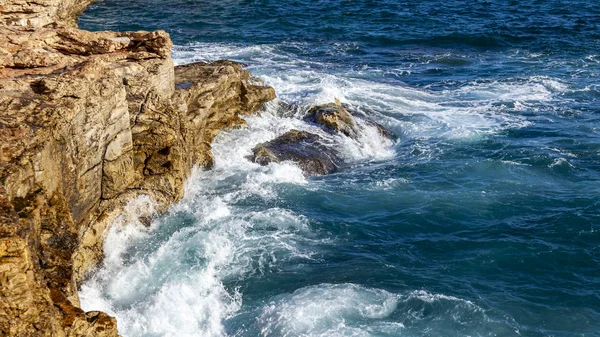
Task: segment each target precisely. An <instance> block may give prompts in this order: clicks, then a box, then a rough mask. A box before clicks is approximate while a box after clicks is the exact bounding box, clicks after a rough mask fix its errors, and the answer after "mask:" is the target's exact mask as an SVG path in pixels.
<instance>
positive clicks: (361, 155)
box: [80, 44, 568, 337]
mask: <svg viewBox="0 0 600 337" xmlns="http://www.w3.org/2000/svg"><path fill="white" fill-rule="evenodd" d="M281 47H282V46H279V45H273V46H265V45H262V46H251V47H247V46H237V45H222V44H193V45H190V46H185V47H182V46H179V47H176V48H175V51H174V58H175V60H176V62H177V63H179V64H181V63H185V62H191V61H196V60H206V59H218V58H230V59H235V60H240V61H244V62H247V63H249V64H250V65H251V67H250V68H251V69H250V70H252V71H253V73H254V74H255V75H258V76H260V77H261V78H262V79H264V80H265V82H266V83H267V84H269V85H272V86H274V87H275V89H276V91H277V92H278V95H279V99H280V100H281V101H284V102H286V103H290V104H293V105H295V107H293V109H292V111H289V110H286V108H283V107H282V106H283V105H282V104H279V103H280V102H278V101H276V102H272V103H269V104H267V106H266V108H265V110H264V111H263V112H261V115H260V116H250V117H247V118H246V120H247V123H248V127H247V128H245V129H239V130H232V131H229V132H224V133H221V134H220V135H219V137H218V138H217V140H216V142H215V144H214V146H213V153H214V155H215V166H214V168H213V169H212V170H211V171H197V172H194V174H193V175H192V177H191V178H190V179H189V180H188V181H187V183H186V194H185V197H184V199H183V200H182V201H181V202H180V203H178V204H176V205H173V206H172V207H171V209H170V210H169V212H168V213H167V214H166V215H164V216H162V217H160V218H158V219H155V220H154V221H153V222H152V224H151V225H150V226H149V227H146V226H144V225H142V224H141V222H140V221H139V220H138V219H137V217H136V215H137V214H139V211H140V210H141V209H143V210H144V211H145V212H146V211H152V202H151V200H149V199H147V198H140V199H137V200H134V201H132V202H131V203H130V205H129V206H128V207H127V210H126V212H125V214H123V216H122V217H120V218H119V220H118V221H117V222H116V223H115V224H114V225H113V227H112V228H111V229H110V232H109V233H108V235H107V238H106V241H105V247H104V249H105V254H106V258H105V260H104V265H103V267H102V268H101V269H99V270H98V271H97V272H96V273H95V274H94V276H93V277H92V278H91V279H90V280H89V281H88V282H86V283H85V284H84V285H83V286H82V290H81V292H80V297H81V303H82V307H83V308H84V309H85V310H103V311H106V312H108V313H110V314H112V315H115V316H116V317H117V318H118V322H119V331H120V333H121V334H123V335H124V336H127V337H133V336H224V335H226V334H227V332H228V331H227V329H226V328H225V322H227V321H228V320H230V319H232V318H234V317H236V315H239V314H240V311H241V309H242V308H243V307H244V302H243V299H244V293H243V292H242V291H241V289H239V288H237V287H236V286H233V285H232V284H235V282H232V281H239V280H244V279H246V278H250V277H251V276H253V275H265V274H268V273H269V272H270V271H272V270H275V269H277V268H279V267H280V266H282V265H284V264H286V265H301V264H303V263H308V262H310V261H314V259H316V258H317V257H316V256H317V255H318V254H319V252H321V251H322V250H324V249H325V247H326V246H327V245H331V244H334V243H335V239H334V238H327V237H323V236H321V235H319V233H317V232H316V231H315V230H313V228H312V227H311V225H310V222H309V219H307V218H305V217H304V216H302V215H300V214H297V213H295V212H292V211H290V210H287V209H283V208H280V207H275V206H270V205H272V201H273V200H277V198H279V195H280V193H281V191H285V190H286V189H294V188H296V189H298V188H300V189H306V190H316V189H318V188H319V186H318V183H317V182H315V181H314V180H309V179H306V178H305V177H304V176H303V174H302V172H301V170H300V169H299V168H298V166H297V165H295V164H294V163H292V162H283V163H271V164H269V165H267V166H260V165H258V164H255V163H251V162H250V161H249V160H248V159H247V157H248V156H249V155H250V154H251V153H252V149H253V148H254V147H255V146H256V145H257V144H259V143H261V142H266V141H269V140H271V139H273V138H275V137H277V136H278V135H281V134H283V133H284V132H286V131H289V130H291V129H298V130H305V131H309V132H312V133H316V134H318V135H320V136H321V137H322V138H323V140H324V143H325V145H326V146H330V147H332V148H333V149H336V151H338V152H339V155H340V157H342V158H343V159H344V160H345V161H346V162H347V163H348V165H354V164H361V163H364V162H368V161H383V160H388V159H390V158H393V157H395V155H396V151H397V147H398V146H397V145H398V144H397V143H394V142H392V141H390V140H388V139H385V138H383V137H382V136H381V135H380V134H379V132H378V131H377V129H376V128H375V127H373V126H371V125H369V124H367V123H365V122H362V121H360V120H359V121H358V124H359V128H360V132H359V136H358V137H357V139H351V138H349V137H346V136H344V135H337V134H331V133H328V132H325V131H324V130H323V129H322V128H320V127H319V126H317V125H313V124H309V123H306V122H305V121H303V120H302V116H303V115H304V114H305V113H306V111H307V110H308V109H309V108H310V107H311V106H313V105H315V104H320V103H328V102H331V101H333V99H334V98H339V99H340V100H341V101H342V102H343V103H346V104H348V106H349V108H350V110H352V111H354V112H355V113H356V114H358V115H362V116H364V117H366V118H367V119H371V120H375V121H377V122H379V123H381V124H383V125H384V126H385V127H387V128H389V129H391V130H392V131H394V132H395V133H396V134H397V135H399V136H400V140H399V142H400V144H402V142H406V141H415V145H414V147H415V148H417V147H419V146H422V147H423V148H422V149H420V150H419V151H421V152H423V153H428V152H430V153H432V152H435V148H434V147H435V146H436V142H421V143H419V141H420V140H423V139H433V138H440V139H444V140H449V141H473V142H476V141H479V140H481V139H483V138H485V137H487V136H489V135H491V134H494V133H498V132H502V131H505V130H509V129H518V128H522V127H524V126H526V125H530V123H531V122H530V121H528V120H527V119H526V118H525V117H523V116H522V115H521V114H520V112H521V110H520V109H521V107H526V106H528V105H531V104H537V103H539V102H547V101H551V100H552V99H553V98H554V97H555V95H556V94H557V93H560V92H563V91H565V90H567V89H566V86H564V85H563V84H561V83H560V82H558V81H555V80H553V79H550V78H546V77H530V78H512V79H507V80H505V81H479V82H468V83H464V85H463V86H461V87H460V88H454V89H449V90H432V89H429V88H427V87H421V88H416V87H410V86H407V85H404V84H402V83H398V82H395V83H388V82H385V81H375V80H372V79H370V78H369V76H365V74H367V75H369V74H371V75H372V74H377V73H378V72H377V69H374V70H370V69H368V68H361V69H360V70H358V71H352V70H348V69H344V68H336V66H334V65H331V64H324V63H318V62H314V61H312V60H310V59H300V58H298V57H295V56H294V55H293V54H291V53H286V52H285V51H284V50H283V49H282V48H281ZM284 47H288V48H289V47H290V46H284ZM292 47H293V48H302V47H303V46H302V45H294V46H292ZM342 52H343V51H342ZM507 107H509V108H507ZM527 109H529V107H527ZM561 159H562V158H561ZM564 162H566V164H568V162H567V161H566V160H564ZM564 162H563V161H557V162H556V163H552V164H551V165H552V167H554V166H557V167H558V166H564V165H565V163H564ZM407 182H408V180H403V179H385V180H383V181H377V182H375V183H374V185H373V186H372V187H373V189H379V190H384V189H389V188H390V186H396V185H399V184H406V183H407ZM257 200H258V201H257ZM248 205H250V206H248ZM256 205H260V207H254V206H256ZM248 310H249V311H250V312H253V311H255V312H257V315H256V326H255V328H256V330H257V332H259V333H260V334H262V335H264V336H372V335H375V336H397V335H422V334H420V333H419V331H423V329H425V330H424V331H433V332H440V331H446V332H448V333H450V332H456V331H459V332H462V333H465V334H467V335H494V334H497V333H500V334H502V333H507V331H509V330H510V333H514V330H511V329H513V328H512V326H510V325H509V326H508V327H507V325H505V324H500V323H498V324H497V325H495V324H496V323H494V322H491V321H490V319H489V318H488V316H487V314H486V311H485V310H484V309H482V308H481V307H479V306H477V305H476V304H474V303H472V302H469V301H465V300H461V299H459V298H456V297H451V296H445V295H442V294H431V293H429V292H426V291H413V292H410V291H409V292H408V293H406V294H394V293H390V292H388V291H385V290H382V289H377V288H368V287H364V286H361V285H356V284H346V283H344V284H325V283H323V284H317V285H312V286H308V287H304V288H301V289H298V290H296V291H294V292H292V293H291V294H280V295H276V296H274V297H273V298H271V299H268V302H267V303H266V304H264V305H262V306H261V307H259V308H249V309H248ZM482 326H484V328H482ZM427 329H429V330H427ZM486 329H487V330H486ZM507 329H508V330H507ZM241 334H242V335H243V332H242V333H241Z"/></svg>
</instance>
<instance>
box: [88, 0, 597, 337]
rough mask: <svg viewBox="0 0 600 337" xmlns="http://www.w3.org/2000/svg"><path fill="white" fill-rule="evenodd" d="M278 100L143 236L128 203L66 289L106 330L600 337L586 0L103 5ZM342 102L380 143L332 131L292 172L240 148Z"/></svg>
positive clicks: (95, 21)
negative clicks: (328, 149)
mask: <svg viewBox="0 0 600 337" xmlns="http://www.w3.org/2000/svg"><path fill="white" fill-rule="evenodd" d="M80 25H81V26H82V27H83V28H86V29H90V30H104V29H111V30H138V29H145V30H152V29H165V30H167V31H168V32H169V33H170V34H171V36H172V38H173V40H174V42H175V44H176V46H175V48H174V52H173V57H174V59H175V61H176V63H178V64H182V63H186V62H192V61H198V60H216V59H221V58H228V59H233V60H237V61H241V62H244V63H246V64H247V65H248V68H249V69H250V70H251V71H252V72H253V73H254V74H256V75H258V76H260V77H261V78H262V79H263V80H265V82H266V83H267V84H269V85H272V86H273V87H275V89H276V90H277V93H278V95H279V100H281V101H283V102H286V103H291V104H297V105H299V106H300V108H299V111H296V113H290V112H289V111H288V112H286V111H282V109H281V107H280V105H278V104H277V102H274V103H271V104H269V105H268V106H267V107H266V108H265V111H263V112H262V113H261V116H260V117H258V116H255V117H249V118H248V125H249V127H248V128H247V129H244V130H234V131H231V132H227V133H223V134H221V135H220V136H219V137H218V139H217V140H216V143H215V145H214V152H215V157H216V165H215V168H214V170H212V171H206V172H196V173H195V174H194V175H193V176H192V178H190V180H189V181H188V182H187V190H186V196H185V198H184V200H183V201H182V202H180V203H179V204H177V205H174V206H173V207H172V208H171V210H170V211H169V212H168V213H167V214H165V215H164V216H162V217H160V218H158V219H156V220H154V221H153V223H152V225H151V226H150V228H146V227H144V226H143V225H141V224H140V223H139V221H138V220H137V219H136V213H137V212H138V210H139V208H140V207H143V208H148V207H152V203H151V202H150V201H149V200H146V199H143V198H142V199H139V200H136V201H134V202H132V203H131V205H130V207H129V208H128V210H127V212H126V213H125V214H124V215H123V218H122V219H120V221H119V222H118V223H116V224H115V226H114V228H113V229H112V230H111V231H110V233H109V234H108V237H107V241H106V246H105V252H106V258H105V263H104V266H103V267H102V268H101V269H99V270H98V271H97V272H96V273H95V274H94V277H93V278H91V279H90V280H89V281H88V282H86V283H85V284H84V285H83V286H82V290H81V298H82V305H83V307H84V309H85V310H98V309H101V310H105V311H108V312H110V313H111V314H113V315H115V316H116V317H117V318H118V321H119V331H120V332H121V334H122V335H123V336H127V337H130V336H600V198H599V196H600V84H599V81H598V80H599V78H600V52H599V50H600V3H599V2H596V1H575V0H571V1H532V0H526V1H519V2H517V1H498V0H491V1H478V2H473V3H468V4H465V3H463V2H457V1H435V0H434V1H429V2H413V1H406V0H404V1H401V0H389V1H342V0H331V1H312V2H299V1H273V0H262V1H249V0H247V1H243V0H239V1H233V0H222V1H218V2H217V1H200V0H187V1H183V0H165V1H157V0H150V1H140V0H130V1H127V2H126V1H121V0H105V1H103V2H99V3H97V4H95V5H93V6H92V7H91V8H90V9H88V10H87V12H86V13H85V14H84V15H83V17H82V18H81V21H80ZM335 97H337V98H339V99H340V100H341V101H342V102H344V103H347V104H349V105H350V107H351V108H352V110H354V111H356V112H357V113H360V114H364V115H366V116H367V117H368V118H371V119H373V120H376V121H378V122H380V123H382V124H383V125H385V126H386V127H388V128H389V129H390V130H392V131H393V132H394V133H395V134H396V135H397V136H398V140H397V141H396V142H390V141H387V140H385V139H381V138H380V137H379V136H378V135H377V133H376V132H374V130H368V129H367V130H365V132H363V134H361V135H360V137H359V139H358V140H352V139H348V138H346V137H344V136H331V135H325V134H324V136H325V137H327V142H328V144H329V145H330V146H333V147H335V148H336V149H337V151H339V153H340V156H341V157H343V158H344V159H345V161H346V162H347V165H346V167H344V168H343V169H342V170H341V172H339V173H336V174H332V175H328V176H323V177H313V178H304V177H303V176H302V174H301V172H300V170H299V169H298V168H297V167H296V166H295V165H294V164H293V163H283V164H271V165H270V166H267V167H261V166H258V165H255V164H252V163H250V162H248V161H247V160H246V159H245V156H247V155H248V154H250V151H251V149H252V148H253V146H255V145H256V144H258V143H260V142H264V141H267V140H270V139H272V138H274V137H276V136H277V135H279V134H281V133H283V132H285V131H287V130H290V129H292V128H295V129H302V130H308V131H312V132H318V133H319V132H320V133H322V131H321V130H320V129H318V128H317V127H315V126H314V125H309V124H306V123H305V122H304V121H303V120H302V119H301V116H302V112H303V111H305V110H306V109H308V108H309V107H310V106H312V105H314V104H319V103H326V102H330V101H333V99H334V98H335Z"/></svg>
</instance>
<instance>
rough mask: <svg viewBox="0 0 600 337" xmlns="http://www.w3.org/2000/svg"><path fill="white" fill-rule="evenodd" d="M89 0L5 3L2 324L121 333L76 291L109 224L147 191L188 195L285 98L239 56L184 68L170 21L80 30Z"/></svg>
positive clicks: (169, 196) (0, 95) (0, 104)
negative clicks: (195, 178)
mask: <svg viewBox="0 0 600 337" xmlns="http://www.w3.org/2000/svg"><path fill="white" fill-rule="evenodd" d="M90 2H91V1H87V0H86V1H73V0H36V1H35V2H31V1H27V0H20V1H17V0H5V1H3V2H0V11H1V14H0V336H117V335H118V334H117V330H116V321H115V319H114V318H112V317H110V316H108V315H106V314H104V313H101V312H87V313H86V312H84V311H83V310H82V309H81V308H80V307H79V299H78V295H77V285H78V284H79V283H80V282H81V281H82V280H83V278H84V277H85V275H86V272H88V271H89V270H90V268H92V267H94V266H95V265H96V264H97V263H98V262H99V261H100V260H101V258H102V244H103V236H104V234H105V232H106V229H107V228H108V227H109V226H110V224H111V223H112V222H113V221H114V219H115V218H116V217H117V216H118V215H119V213H120V210H121V208H122V207H123V206H124V205H125V204H126V203H127V201H129V200H131V199H132V198H134V197H136V196H139V195H148V196H150V197H151V198H153V199H154V201H155V202H156V205H157V210H158V211H163V210H165V209H166V207H167V206H168V205H169V204H170V203H173V202H176V201H177V200H179V199H180V198H181V197H182V196H183V183H184V181H185V179H186V178H187V177H188V176H189V174H190V172H191V171H192V168H193V167H194V166H199V167H204V168H209V167H210V166H211V165H212V162H213V157H212V154H211V152H210V148H211V145H210V144H211V142H212V140H213V139H214V137H215V136H216V135H217V134H218V133H219V132H220V130H223V129H226V128H232V127H240V126H243V125H244V120H243V119H242V118H241V117H240V116H242V115H244V114H251V113H254V112H256V111H257V110H259V109H260V108H261V107H262V105H263V104H264V103H265V102H267V101H269V100H272V99H274V98H275V92H274V90H273V89H272V88H270V87H266V86H264V85H262V83H260V82H258V81H256V80H255V79H254V78H252V77H251V75H250V73H249V72H247V71H246V70H244V69H243V67H242V65H240V64H237V63H234V62H231V61H218V62H212V63H195V64H191V65H185V66H179V67H174V66H173V62H172V59H171V56H170V51H171V47H172V43H171V40H170V38H169V35H168V34H167V33H165V32H162V31H158V32H123V33H114V32H86V31H82V30H79V29H78V28H77V27H76V26H75V24H74V22H75V21H74V15H75V14H77V13H79V12H80V11H82V10H83V9H84V8H85V7H86V6H87V5H89V3H90Z"/></svg>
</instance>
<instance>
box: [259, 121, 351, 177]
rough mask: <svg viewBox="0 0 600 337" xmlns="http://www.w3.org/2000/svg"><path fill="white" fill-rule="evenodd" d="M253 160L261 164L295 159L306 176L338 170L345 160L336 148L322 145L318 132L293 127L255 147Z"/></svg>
mask: <svg viewBox="0 0 600 337" xmlns="http://www.w3.org/2000/svg"><path fill="white" fill-rule="evenodd" d="M251 160H252V161H253V162H255V163H258V164H260V165H267V164H269V163H271V162H275V163H279V162H282V161H286V160H289V161H293V162H296V163H297V164H298V166H299V167H300V168H301V169H302V171H303V172H304V174H305V175H306V176H315V175H324V174H329V173H332V172H335V171H336V170H337V169H338V167H339V166H340V165H341V163H342V161H341V159H340V158H339V157H338V156H337V154H336V153H335V150H334V149H332V148H330V147H327V146H325V145H323V144H322V139H321V137H319V136H318V135H315V134H313V133H309V132H306V131H298V130H290V131H288V132H286V133H284V134H283V135H281V136H279V137H277V138H275V139H273V140H271V141H269V142H266V143H262V144H259V145H258V146H256V147H255V148H254V150H253V155H252V157H251Z"/></svg>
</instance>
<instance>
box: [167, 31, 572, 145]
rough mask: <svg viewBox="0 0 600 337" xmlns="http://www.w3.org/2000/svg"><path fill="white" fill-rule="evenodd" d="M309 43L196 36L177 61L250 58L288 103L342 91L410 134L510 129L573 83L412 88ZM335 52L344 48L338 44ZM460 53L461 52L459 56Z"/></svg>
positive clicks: (469, 135) (478, 134) (456, 136)
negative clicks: (320, 57)
mask: <svg viewBox="0 0 600 337" xmlns="http://www.w3.org/2000/svg"><path fill="white" fill-rule="evenodd" d="M290 48H291V49H293V50H294V52H296V53H297V52H298V50H303V51H304V50H305V49H306V50H305V53H307V54H310V49H309V48H310V47H309V46H308V45H304V44H299V43H283V44H279V45H255V46H244V45H236V44H214V43H210V44H208V43H194V44H190V45H187V46H177V47H175V50H174V59H175V60H176V63H178V64H181V63H188V62H193V61H200V60H214V59H219V58H229V59H233V60H238V61H241V62H245V63H247V64H249V69H250V70H251V71H252V72H253V73H254V74H255V75H257V76H259V77H261V78H262V79H263V80H264V81H265V82H266V84H268V85H271V86H273V87H274V88H275V89H276V91H277V94H278V96H279V98H280V99H281V100H283V101H285V102H287V103H292V104H299V105H303V106H311V105H315V104H322V103H327V102H331V101H333V98H336V97H337V98H339V99H340V100H341V101H342V102H344V103H347V104H349V106H350V108H351V109H352V110H353V111H355V112H358V113H360V114H363V115H366V116H368V117H369V118H371V119H375V120H377V121H378V122H380V123H381V124H383V125H384V126H386V127H388V128H390V129H391V130H392V131H394V132H396V133H397V134H399V135H401V136H402V138H404V139H413V138H414V139H426V138H427V139H429V138H436V137H441V138H446V139H450V140H459V141H463V140H466V141H477V140H481V139H482V138H484V137H486V136H489V135H492V134H496V133H498V132H502V131H504V130H508V129H518V128H523V127H526V126H530V125H531V124H532V122H531V121H529V120H527V119H526V118H525V117H524V116H522V115H521V112H522V111H531V110H532V109H535V105H537V104H540V103H544V102H550V101H552V100H553V99H554V98H555V97H556V95H558V94H561V93H564V92H566V91H568V86H567V85H565V84H564V83H561V82H560V81H558V80H555V79H552V78H550V77H547V76H531V77H523V78H521V77H515V78H507V79H504V80H502V81H498V80H489V81H486V80H477V81H473V82H467V83H464V85H461V86H458V87H455V88H453V89H448V90H441V91H439V90H429V89H428V88H427V86H425V87H423V88H415V87H409V86H406V85H404V84H402V83H401V82H398V81H393V82H389V81H385V80H383V81H382V80H381V76H382V74H381V71H380V70H379V69H377V68H368V67H367V68H361V69H358V70H356V69H353V68H347V67H345V66H344V65H343V64H338V63H324V62H323V61H321V62H317V61H314V60H313V59H311V58H310V57H309V56H307V57H305V58H300V57H298V55H297V54H294V53H293V52H290V51H289V49H290ZM333 52H336V51H335V50H334V51H333ZM456 57H458V56H456Z"/></svg>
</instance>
